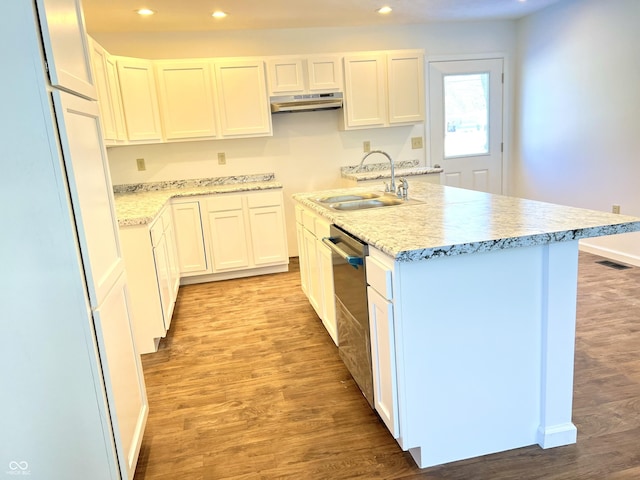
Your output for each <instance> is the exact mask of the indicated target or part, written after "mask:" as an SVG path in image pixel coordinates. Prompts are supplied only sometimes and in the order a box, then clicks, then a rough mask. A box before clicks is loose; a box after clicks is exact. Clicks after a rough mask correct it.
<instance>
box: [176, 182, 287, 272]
mask: <svg viewBox="0 0 640 480" xmlns="http://www.w3.org/2000/svg"><path fill="white" fill-rule="evenodd" d="M172 208H173V214H174V218H175V222H176V231H177V233H176V241H177V245H178V248H177V250H178V258H179V270H180V276H181V277H182V280H181V282H182V283H183V284H189V283H200V282H207V281H213V280H223V279H227V278H236V277H246V276H250V275H255V274H262V273H276V272H284V271H287V270H288V264H289V252H288V249H287V237H286V228H285V222H284V207H283V198H282V191H281V190H276V191H273V190H270V191H259V192H238V193H224V194H215V195H207V196H202V197H191V198H189V199H184V198H178V199H174V200H172Z"/></svg>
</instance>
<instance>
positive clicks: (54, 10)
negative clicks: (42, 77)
mask: <svg viewBox="0 0 640 480" xmlns="http://www.w3.org/2000/svg"><path fill="white" fill-rule="evenodd" d="M36 4H37V7H38V17H39V19H40V29H41V31H42V41H43V44H44V52H45V55H46V57H47V67H48V70H49V78H50V80H51V84H52V85H53V86H55V87H59V88H61V89H64V90H68V91H70V92H75V93H77V94H79V95H82V96H83V97H86V98H90V99H92V100H95V99H96V90H95V87H94V84H93V75H92V73H91V58H90V55H89V45H88V40H87V35H86V33H85V28H84V16H83V13H82V4H81V1H80V0H37V2H36Z"/></svg>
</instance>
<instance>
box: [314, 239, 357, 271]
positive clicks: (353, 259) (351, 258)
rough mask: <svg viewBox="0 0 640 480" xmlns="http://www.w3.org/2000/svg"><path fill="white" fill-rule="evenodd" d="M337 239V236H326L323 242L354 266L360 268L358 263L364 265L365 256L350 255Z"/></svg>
mask: <svg viewBox="0 0 640 480" xmlns="http://www.w3.org/2000/svg"><path fill="white" fill-rule="evenodd" d="M337 239H338V238H337V237H324V238H323V239H322V243H324V244H325V245H326V246H327V247H329V248H330V249H331V250H332V251H334V252H336V253H337V254H338V255H340V257H341V258H343V259H344V260H345V261H346V262H347V263H348V264H349V265H351V266H352V267H353V268H358V265H364V257H359V256H357V255H349V254H348V253H347V252H345V251H344V250H343V249H342V248H340V247H339V246H338V245H336V243H335V240H337Z"/></svg>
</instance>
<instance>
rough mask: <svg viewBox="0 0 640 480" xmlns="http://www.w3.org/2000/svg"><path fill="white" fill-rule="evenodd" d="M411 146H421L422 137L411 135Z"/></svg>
mask: <svg viewBox="0 0 640 480" xmlns="http://www.w3.org/2000/svg"><path fill="white" fill-rule="evenodd" d="M411 148H413V149H414V150H415V149H417V148H422V137H411Z"/></svg>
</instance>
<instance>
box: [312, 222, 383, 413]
mask: <svg viewBox="0 0 640 480" xmlns="http://www.w3.org/2000/svg"><path fill="white" fill-rule="evenodd" d="M322 241H323V242H324V243H325V244H326V245H328V246H329V248H330V249H331V252H332V260H333V285H334V288H335V296H336V319H337V323H338V344H339V347H338V351H339V353H340V357H341V358H342V361H343V362H344V364H345V365H346V367H347V369H348V370H349V372H350V373H351V376H352V377H353V379H354V380H355V381H356V383H357V384H358V387H360V390H361V391H362V393H363V395H364V397H365V398H366V399H367V401H368V402H369V405H371V408H373V375H372V370H371V343H370V335H369V312H368V307H367V279H366V274H365V260H364V259H365V257H366V256H367V254H368V253H369V252H368V248H369V247H368V245H367V244H366V243H363V242H362V241H361V240H359V239H357V238H355V237H354V236H352V235H350V234H349V233H347V232H345V231H344V230H342V229H340V228H339V227H336V226H335V225H331V229H330V236H329V237H328V238H323V239H322Z"/></svg>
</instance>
